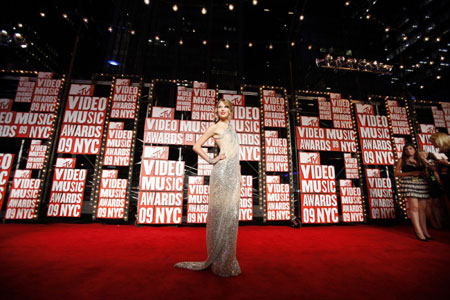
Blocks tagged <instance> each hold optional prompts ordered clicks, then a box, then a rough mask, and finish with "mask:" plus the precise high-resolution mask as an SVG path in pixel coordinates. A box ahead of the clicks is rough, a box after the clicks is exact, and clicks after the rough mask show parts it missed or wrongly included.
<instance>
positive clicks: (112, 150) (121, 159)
mask: <svg viewBox="0 0 450 300" xmlns="http://www.w3.org/2000/svg"><path fill="white" fill-rule="evenodd" d="M117 123H122V124H121V126H119V125H120V124H117ZM117 127H122V128H123V122H111V123H109V127H108V133H107V136H106V146H105V155H104V157H103V165H105V166H122V167H127V166H129V165H130V154H131V145H132V143H133V130H123V129H116V128H117Z"/></svg>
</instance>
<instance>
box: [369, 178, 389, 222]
mask: <svg viewBox="0 0 450 300" xmlns="http://www.w3.org/2000/svg"><path fill="white" fill-rule="evenodd" d="M366 180H367V190H368V192H369V206H370V217H371V218H372V219H395V209H394V198H393V193H392V182H391V179H390V178H383V177H381V176H380V170H379V169H366Z"/></svg>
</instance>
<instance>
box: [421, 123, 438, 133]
mask: <svg viewBox="0 0 450 300" xmlns="http://www.w3.org/2000/svg"><path fill="white" fill-rule="evenodd" d="M419 126H420V132H421V133H436V127H434V125H433V124H419Z"/></svg>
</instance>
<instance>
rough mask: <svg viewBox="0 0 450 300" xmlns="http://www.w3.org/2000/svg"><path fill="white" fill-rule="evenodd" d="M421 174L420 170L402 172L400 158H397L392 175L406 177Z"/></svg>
mask: <svg viewBox="0 0 450 300" xmlns="http://www.w3.org/2000/svg"><path fill="white" fill-rule="evenodd" d="M420 174H422V172H420V171H414V172H402V160H401V159H399V160H398V161H397V164H396V165H395V170H394V176H395V177H408V176H419V175H420Z"/></svg>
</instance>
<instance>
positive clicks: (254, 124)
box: [224, 95, 261, 161]
mask: <svg viewBox="0 0 450 300" xmlns="http://www.w3.org/2000/svg"><path fill="white" fill-rule="evenodd" d="M224 96H226V95H224ZM233 96H240V95H233ZM240 102H243V100H241V101H240ZM231 125H232V126H233V128H234V129H235V130H236V132H237V134H238V138H239V145H240V153H239V156H240V160H242V161H259V160H261V133H260V109H259V107H247V106H234V111H233V119H232V120H231Z"/></svg>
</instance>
